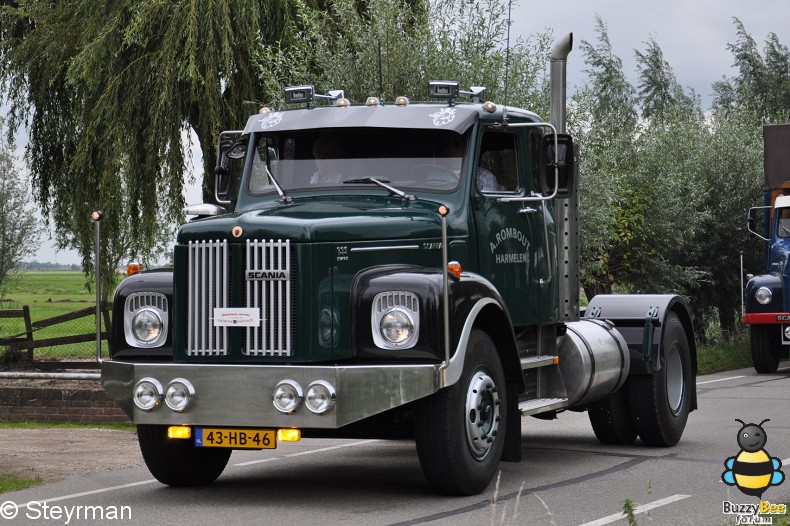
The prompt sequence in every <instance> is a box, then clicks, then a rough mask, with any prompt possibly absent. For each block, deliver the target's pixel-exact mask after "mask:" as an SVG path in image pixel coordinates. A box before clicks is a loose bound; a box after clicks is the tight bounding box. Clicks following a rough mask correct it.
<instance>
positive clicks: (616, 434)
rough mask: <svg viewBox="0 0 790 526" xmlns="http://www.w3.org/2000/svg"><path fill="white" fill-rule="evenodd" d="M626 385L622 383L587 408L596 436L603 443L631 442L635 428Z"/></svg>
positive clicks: (620, 443)
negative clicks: (618, 387)
mask: <svg viewBox="0 0 790 526" xmlns="http://www.w3.org/2000/svg"><path fill="white" fill-rule="evenodd" d="M627 394H628V386H627V385H624V386H623V387H621V388H620V389H618V390H617V391H615V392H614V393H612V394H610V395H609V396H607V397H606V398H604V399H603V400H599V401H597V402H595V403H593V404H590V406H589V407H588V408H587V414H588V416H589V417H590V423H591V424H592V428H593V431H594V432H595V436H596V438H598V440H599V441H600V442H601V443H603V444H618V445H626V444H632V443H633V442H634V440H636V436H637V434H638V433H637V430H636V425H635V424H634V420H633V417H632V416H631V408H630V406H629V403H628V396H627Z"/></svg>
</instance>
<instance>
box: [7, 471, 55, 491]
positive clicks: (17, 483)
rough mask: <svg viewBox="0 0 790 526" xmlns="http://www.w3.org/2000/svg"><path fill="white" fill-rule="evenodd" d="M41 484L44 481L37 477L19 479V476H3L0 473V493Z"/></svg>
mask: <svg viewBox="0 0 790 526" xmlns="http://www.w3.org/2000/svg"><path fill="white" fill-rule="evenodd" d="M43 482H44V481H43V480H42V479H41V477H39V476H35V477H32V478H31V477H20V476H19V475H3V474H2V473H0V493H6V492H8V491H16V490H20V489H25V488H29V487H31V486H37V485H39V484H41V483H43Z"/></svg>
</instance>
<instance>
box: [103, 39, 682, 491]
mask: <svg viewBox="0 0 790 526" xmlns="http://www.w3.org/2000/svg"><path fill="white" fill-rule="evenodd" d="M571 46H572V36H571V35H568V36H566V37H564V38H563V39H560V40H559V41H558V42H557V44H556V45H555V46H554V48H553V50H552V64H551V78H552V82H551V84H552V90H551V91H552V95H551V116H552V121H551V123H545V122H542V121H541V119H540V118H539V117H538V116H537V115H536V114H534V113H532V112H530V111H526V110H522V109H517V108H511V107H506V106H503V105H499V104H494V103H493V102H490V101H485V92H484V89H483V88H479V87H477V88H472V89H471V90H470V91H468V92H464V91H461V90H460V89H459V85H458V83H456V82H432V83H431V85H430V86H429V93H430V98H432V99H433V100H434V102H430V103H411V102H410V101H409V100H408V99H406V98H405V97H398V98H397V99H396V100H395V101H392V102H382V101H380V100H379V99H378V98H376V97H370V98H368V99H367V101H366V102H365V103H364V104H360V105H353V104H351V103H350V102H349V101H348V100H347V99H345V98H344V94H343V92H341V91H334V92H330V93H329V94H328V95H318V94H316V93H315V90H314V89H313V87H312V86H296V87H292V88H287V89H286V102H287V103H288V104H289V105H290V107H291V109H287V110H283V111H272V110H269V109H266V108H264V109H262V110H261V112H260V113H259V114H257V115H253V116H251V117H250V118H249V120H248V121H247V124H246V126H245V128H244V130H242V131H239V132H225V133H223V134H222V135H221V137H220V140H219V146H218V158H219V159H220V162H219V166H218V168H217V171H216V174H217V187H216V198H217V202H218V203H219V204H216V205H215V204H203V205H197V206H193V207H188V209H187V210H186V213H187V214H188V215H193V216H197V217H195V218H194V219H193V220H191V221H190V222H189V223H187V224H185V225H183V226H182V227H181V229H180V231H179V234H178V237H177V241H176V246H175V248H174V265H173V268H172V270H167V271H160V272H147V273H141V274H138V275H135V276H132V277H130V278H127V279H126V280H124V281H123V282H122V283H121V284H120V286H119V287H118V289H117V291H116V294H115V299H114V312H113V313H114V316H115V318H114V319H115V320H118V322H117V323H116V324H115V327H114V329H113V331H114V334H113V345H112V354H111V357H110V359H108V360H103V362H102V364H101V367H102V382H103V386H104V388H105V389H106V390H107V391H108V392H109V393H110V394H111V395H112V396H113V397H114V398H115V400H117V402H118V403H119V404H120V406H121V407H123V408H124V410H125V411H126V412H127V414H128V415H129V416H130V417H131V418H132V419H133V421H134V423H135V424H136V425H137V428H138V435H139V442H140V447H141V450H142V453H143V457H144V459H145V462H146V464H147V465H148V467H149V469H150V471H151V473H152V474H153V475H154V476H155V477H156V478H157V479H158V480H160V481H161V482H163V483H165V484H169V485H174V486H179V485H193V484H204V483H208V482H211V481H213V480H214V479H216V478H217V477H218V476H219V475H220V474H221V473H222V471H223V469H224V467H225V465H226V463H227V462H228V458H229V455H230V453H231V450H232V449H240V448H253V449H266V448H273V447H277V446H278V445H279V444H280V443H282V442H283V441H287V440H295V439H298V438H299V437H300V436H305V437H309V436H318V437H362V436H364V437H371V436H373V437H389V438H413V439H414V440H415V442H416V446H417V453H418V456H419V459H420V463H421V466H422V469H423V472H424V474H425V477H426V479H427V481H428V484H429V485H430V487H431V488H433V489H434V490H436V491H438V492H441V493H445V494H454V495H470V494H476V493H479V492H481V491H483V490H484V489H485V488H486V487H487V486H488V484H489V482H490V481H491V479H492V477H493V476H494V474H495V473H496V470H497V467H498V464H499V462H500V460H502V461H519V460H520V459H521V451H522V446H521V423H520V421H521V417H522V416H528V415H531V416H536V417H540V418H555V417H556V415H557V414H559V413H561V412H563V411H567V410H573V411H584V410H587V411H589V415H590V421H591V423H592V426H593V429H594V431H595V433H596V435H597V437H598V438H599V439H600V440H601V441H603V442H606V443H621V444H628V443H631V442H633V441H634V440H635V439H636V437H637V436H639V437H641V440H642V442H643V443H645V444H646V445H650V446H672V445H674V444H676V443H677V442H678V440H679V439H680V437H681V435H682V433H683V430H684V428H685V426H686V421H687V418H688V414H689V412H690V411H691V410H693V409H695V408H696V404H697V402H696V391H695V381H694V378H695V375H696V348H695V343H694V338H693V334H692V329H691V327H692V324H691V319H690V314H689V309H688V306H687V305H686V303H685V302H684V300H683V299H682V298H680V297H678V296H672V295H664V296H662V295H652V296H634V295H631V296H597V297H595V298H594V299H593V300H592V301H591V302H590V304H589V305H588V306H587V308H586V311H585V315H584V317H583V318H581V317H580V309H579V270H578V266H579V262H578V224H577V223H578V195H577V191H576V188H577V180H578V177H577V175H578V174H577V171H578V159H577V151H576V149H575V148H574V145H573V141H572V140H571V138H570V137H569V136H567V135H565V134H564V128H565V61H566V58H567V55H568V53H569V52H570V50H571ZM466 96H469V98H470V99H471V101H470V102H460V101H459V99H460V98H461V97H466ZM324 101H326V102H324ZM322 102H323V103H322ZM294 106H296V107H294Z"/></svg>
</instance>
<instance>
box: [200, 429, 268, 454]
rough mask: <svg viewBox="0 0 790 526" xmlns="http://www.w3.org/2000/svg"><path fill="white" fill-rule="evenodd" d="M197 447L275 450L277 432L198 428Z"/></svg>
mask: <svg viewBox="0 0 790 526" xmlns="http://www.w3.org/2000/svg"><path fill="white" fill-rule="evenodd" d="M195 446H196V447H229V448H233V449H274V448H276V447H277V432H276V431H274V430H271V429H230V428H226V427H222V428H216V427H198V428H195Z"/></svg>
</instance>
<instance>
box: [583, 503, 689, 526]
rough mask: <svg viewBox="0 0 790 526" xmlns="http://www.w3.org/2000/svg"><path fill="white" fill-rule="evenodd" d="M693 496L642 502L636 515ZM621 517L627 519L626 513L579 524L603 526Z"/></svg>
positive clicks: (635, 510) (637, 508)
mask: <svg viewBox="0 0 790 526" xmlns="http://www.w3.org/2000/svg"><path fill="white" fill-rule="evenodd" d="M689 497H691V495H672V496H671V497H667V498H665V499H661V500H657V501H654V502H650V503H648V504H642V505H641V506H637V507H636V508H634V515H639V514H640V513H645V512H646V511H650V510H653V509H656V508H659V507H661V506H666V505H667V504H672V503H673V502H677V501H679V500H683V499H687V498H689ZM620 519H625V513H623V512H620V513H615V514H614V515H609V516H608V517H603V518H602V519H598V520H596V521H592V522H585V523H584V524H580V525H579V526H603V525H604V524H611V523H613V522H617V521H619V520H620Z"/></svg>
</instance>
